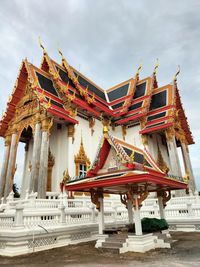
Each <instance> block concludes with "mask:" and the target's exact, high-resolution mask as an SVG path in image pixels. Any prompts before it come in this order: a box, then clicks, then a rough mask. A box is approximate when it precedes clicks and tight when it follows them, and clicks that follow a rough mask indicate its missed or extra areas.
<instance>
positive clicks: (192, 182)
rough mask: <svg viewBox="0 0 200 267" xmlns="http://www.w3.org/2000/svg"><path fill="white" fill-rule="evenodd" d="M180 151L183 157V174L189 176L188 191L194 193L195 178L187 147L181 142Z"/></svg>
mask: <svg viewBox="0 0 200 267" xmlns="http://www.w3.org/2000/svg"><path fill="white" fill-rule="evenodd" d="M181 150H182V155H183V161H184V166H185V172H186V173H188V175H189V189H190V190H192V192H193V193H194V192H195V191H196V184H195V178H194V174H193V170H192V164H191V160H190V154H189V149H188V145H187V144H186V143H185V142H181Z"/></svg>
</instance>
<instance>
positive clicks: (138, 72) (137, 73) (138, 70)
mask: <svg viewBox="0 0 200 267" xmlns="http://www.w3.org/2000/svg"><path fill="white" fill-rule="evenodd" d="M141 69H142V63H140V66H139V67H138V69H137V71H136V75H135V76H139V74H140V71H141Z"/></svg>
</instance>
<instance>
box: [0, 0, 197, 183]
mask: <svg viewBox="0 0 200 267" xmlns="http://www.w3.org/2000/svg"><path fill="white" fill-rule="evenodd" d="M0 3H1V8H0V36H1V41H0V92H1V94H0V112H1V113H2V112H3V111H4V110H5V106H6V102H7V99H8V96H9V94H10V93H11V91H12V88H13V85H14V83H15V80H16V77H17V74H18V70H19V66H20V63H21V61H22V59H24V58H25V57H27V58H28V60H29V61H30V62H32V63H34V64H35V65H37V66H39V65H40V62H41V56H42V51H41V49H40V48H39V45H38V36H41V38H42V40H43V43H44V45H45V47H46V49H47V52H48V53H49V55H50V56H51V57H52V58H54V59H55V60H57V61H58V62H60V57H59V55H58V53H57V48H58V47H60V48H61V50H62V51H63V53H64V54H65V57H66V58H67V59H68V61H69V63H70V64H71V65H73V66H74V67H76V68H78V69H80V71H81V72H82V73H83V74H85V75H86V76H88V77H89V78H91V79H92V80H93V81H95V82H96V83H97V84H98V85H99V86H101V87H102V88H104V89H107V88H109V87H110V86H112V85H114V84H117V83H119V82H121V81H123V80H125V79H127V78H130V77H131V76H133V75H135V72H136V69H137V67H138V66H139V64H140V62H143V70H142V72H141V77H145V76H147V75H151V73H152V71H153V67H154V65H155V61H156V58H159V61H160V67H159V70H158V74H157V77H158V81H159V85H160V86H161V85H164V84H166V83H169V82H171V80H172V77H173V75H174V73H175V72H176V70H177V66H178V65H180V66H181V73H180V75H179V77H178V87H179V90H180V93H181V96H182V102H183V104H184V108H185V112H186V115H187V117H188V121H189V124H190V127H191V130H192V133H193V136H194V139H195V142H196V144H195V145H193V146H191V148H190V153H191V159H192V164H193V167H194V173H195V176H196V178H197V180H200V127H199V122H200V119H199V116H200V104H199V100H200V64H199V61H200V47H199V44H200V15H199V14H200V1H199V0H196V1H194V0H190V1H187V0H168V1H165V0H151V1H149V0H146V1H145V0H138V1H137V0H135V1H132V0H130V1H129V0H123V1H122V0H95V1H94V0H63V1H62V0H56V1H48V0H43V1H41V0H34V1H32V0H29V1H27V0H10V1H7V0H1V1H0ZM22 152H23V147H20V149H19V153H18V157H17V162H18V172H17V177H16V180H17V182H18V184H19V181H20V170H21V169H22V165H23V164H22V158H23V157H21V156H20V155H21V154H22ZM2 157H3V139H2V138H0V165H1V163H2ZM199 188H200V182H199Z"/></svg>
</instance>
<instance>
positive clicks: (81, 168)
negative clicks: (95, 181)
mask: <svg viewBox="0 0 200 267" xmlns="http://www.w3.org/2000/svg"><path fill="white" fill-rule="evenodd" d="M86 173H87V166H86V164H79V173H78V176H79V177H85V176H86Z"/></svg>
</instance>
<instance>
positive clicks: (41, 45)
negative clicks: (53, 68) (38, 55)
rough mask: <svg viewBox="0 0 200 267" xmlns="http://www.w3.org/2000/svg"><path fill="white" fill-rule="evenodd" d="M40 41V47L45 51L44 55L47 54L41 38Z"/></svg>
mask: <svg viewBox="0 0 200 267" xmlns="http://www.w3.org/2000/svg"><path fill="white" fill-rule="evenodd" d="M38 41H39V45H40V47H41V48H42V49H43V51H44V54H46V50H45V48H44V46H43V44H42V41H41V38H40V36H39V37H38Z"/></svg>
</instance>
